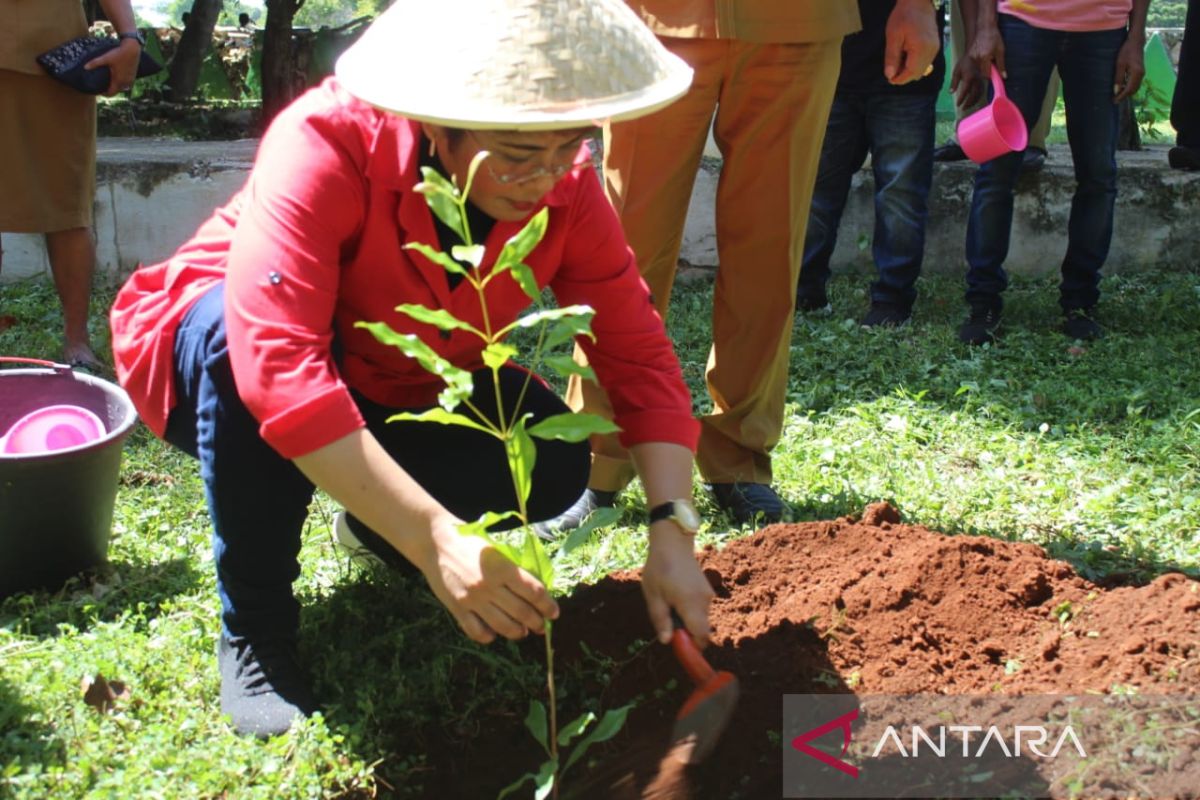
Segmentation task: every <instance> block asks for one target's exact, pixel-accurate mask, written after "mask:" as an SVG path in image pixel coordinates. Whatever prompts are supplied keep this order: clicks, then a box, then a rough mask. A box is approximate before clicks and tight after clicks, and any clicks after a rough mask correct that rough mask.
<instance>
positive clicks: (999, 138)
mask: <svg viewBox="0 0 1200 800" xmlns="http://www.w3.org/2000/svg"><path fill="white" fill-rule="evenodd" d="M992 88H993V89H995V92H996V96H995V98H993V100H992V102H991V103H989V104H988V105H986V106H984V107H983V108H981V109H979V110H978V111H976V112H975V113H974V114H972V115H971V116H969V117H967V118H966V119H964V120H963V121H962V122H960V123H958V144H959V146H960V147H962V149H963V152H964V153H966V154H967V158H969V159H971V160H972V161H974V162H975V163H976V164H982V163H984V162H985V161H991V160H992V159H993V158H997V157H998V156H1002V155H1004V154H1005V153H1011V152H1013V151H1015V150H1024V149H1025V146H1026V145H1027V144H1029V129H1028V128H1027V127H1025V119H1024V118H1023V117H1022V116H1021V110H1020V109H1019V108H1017V106H1016V104H1015V103H1013V101H1012V100H1009V99H1008V95H1006V94H1005V93H1004V80H1003V79H1002V78H1001V77H1000V70H998V69H996V65H995V64H993V65H992Z"/></svg>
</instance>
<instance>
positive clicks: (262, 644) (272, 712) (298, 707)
mask: <svg viewBox="0 0 1200 800" xmlns="http://www.w3.org/2000/svg"><path fill="white" fill-rule="evenodd" d="M217 664H218V665H219V667H220V670H221V711H223V712H224V713H226V714H228V715H229V717H230V719H232V720H233V728H234V730H236V731H237V732H238V733H242V734H252V735H254V736H257V737H259V738H262V739H265V738H267V737H269V736H275V735H277V734H280V733H283V732H285V731H287V729H288V728H290V727H291V726H292V723H293V722H294V721H296V720H298V719H301V718H303V717H307V716H308V715H309V714H312V713H313V712H314V711H316V710H317V704H316V702H314V701H313V698H312V694H311V693H310V691H309V687H308V678H307V677H306V676H305V674H304V670H303V669H301V667H300V660H299V658H298V657H297V655H296V640H295V639H294V638H292V637H287V636H277V637H273V638H254V639H251V638H249V637H245V636H235V637H233V638H229V637H227V636H226V635H225V634H223V633H222V634H221V643H220V645H219V646H218V648H217Z"/></svg>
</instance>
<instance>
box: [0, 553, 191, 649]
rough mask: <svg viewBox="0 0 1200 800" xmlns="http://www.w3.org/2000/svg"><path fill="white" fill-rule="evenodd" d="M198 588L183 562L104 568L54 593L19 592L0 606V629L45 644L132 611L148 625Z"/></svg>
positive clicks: (186, 561)
mask: <svg viewBox="0 0 1200 800" xmlns="http://www.w3.org/2000/svg"><path fill="white" fill-rule="evenodd" d="M200 582H201V576H200V573H199V572H197V571H196V569H195V567H194V565H193V563H192V561H191V560H189V559H186V558H176V559H172V560H170V561H164V562H160V563H156V564H129V563H124V562H120V561H115V562H109V563H108V564H105V565H103V566H101V567H99V568H98V569H96V570H94V571H92V572H89V573H85V574H83V575H79V576H76V577H74V578H72V579H70V580H69V581H67V583H66V584H65V585H63V586H62V587H61V588H59V589H57V590H54V591H49V590H43V591H33V592H23V593H19V594H15V595H12V596H10V597H7V598H4V599H3V600H0V625H6V626H14V627H16V628H18V629H19V630H20V631H21V633H22V634H24V635H27V636H36V637H38V638H42V639H48V638H53V637H55V636H58V635H59V634H60V633H61V632H62V628H61V626H69V627H70V628H71V629H72V630H75V631H86V630H88V629H89V628H91V627H92V626H93V625H96V624H98V623H103V622H111V621H113V620H116V619H118V618H120V617H121V616H122V615H123V614H124V613H125V612H127V611H131V610H134V611H137V613H138V614H139V616H141V617H143V618H144V619H146V620H149V619H152V618H153V617H155V616H156V615H157V614H158V613H159V610H160V608H161V607H162V605H163V603H164V602H166V601H167V600H169V599H171V598H173V597H176V596H179V595H182V594H187V593H189V592H192V591H195V590H196V588H197V587H198V586H199V585H200Z"/></svg>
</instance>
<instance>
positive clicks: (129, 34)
mask: <svg viewBox="0 0 1200 800" xmlns="http://www.w3.org/2000/svg"><path fill="white" fill-rule="evenodd" d="M117 38H118V39H133V40H134V41H135V42H137V43H138V44H139V45H141V46H142V49H143V50H144V49H145V48H146V34H144V33H142V32H141V31H139V30H132V31H122V32H121V33H118V34H117Z"/></svg>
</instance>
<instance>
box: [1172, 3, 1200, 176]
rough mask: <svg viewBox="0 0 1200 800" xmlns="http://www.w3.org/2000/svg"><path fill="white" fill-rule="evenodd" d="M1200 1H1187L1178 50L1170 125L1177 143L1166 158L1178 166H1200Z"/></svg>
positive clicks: (1189, 168)
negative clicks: (1177, 76)
mask: <svg viewBox="0 0 1200 800" xmlns="http://www.w3.org/2000/svg"><path fill="white" fill-rule="evenodd" d="M1198 37H1200V0H1188V4H1187V22H1185V23H1184V28H1183V45H1182V46H1181V48H1180V51H1179V79H1178V80H1177V81H1176V82H1175V96H1174V97H1173V98H1172V100H1171V126H1172V127H1173V128H1175V146H1174V147H1172V148H1171V149H1170V151H1169V152H1168V153H1167V159H1168V161H1169V163H1170V164H1171V166H1172V167H1174V168H1175V169H1186V170H1196V169H1200V38H1198Z"/></svg>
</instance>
